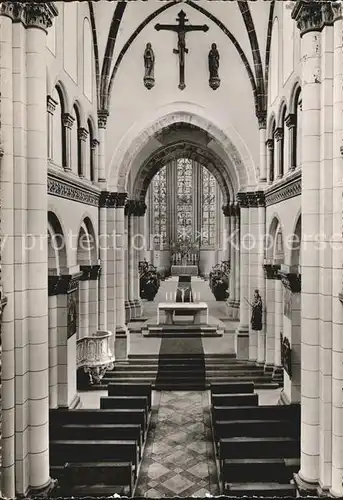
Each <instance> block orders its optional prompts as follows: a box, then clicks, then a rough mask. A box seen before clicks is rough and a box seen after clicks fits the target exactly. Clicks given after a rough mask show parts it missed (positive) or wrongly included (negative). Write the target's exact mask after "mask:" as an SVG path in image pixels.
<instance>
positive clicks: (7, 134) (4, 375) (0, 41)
mask: <svg viewBox="0 0 343 500" xmlns="http://www.w3.org/2000/svg"><path fill="white" fill-rule="evenodd" d="M9 5H10V4H9V3H3V4H2V5H1V8H2V10H1V13H2V14H5V15H0V54H1V56H0V81H1V99H0V112H1V135H2V141H3V142H2V146H3V150H2V155H1V156H2V157H1V158H0V161H1V169H0V176H1V177H0V179H1V182H0V190H1V234H2V235H4V234H5V235H6V236H7V239H6V245H3V246H2V249H1V274H2V280H3V293H4V295H5V296H6V297H7V300H8V304H7V307H6V308H5V309H4V311H3V316H2V326H1V330H2V331H1V348H2V352H1V399H2V401H1V406H2V408H1V410H2V415H1V417H2V422H1V432H2V436H1V438H2V439H1V446H2V449H1V456H2V464H1V465H2V470H1V493H2V496H4V497H5V498H6V497H7V498H14V497H15V494H16V491H15V410H14V408H15V399H14V397H15V380H14V373H15V372H14V370H15V350H14V349H15V343H14V262H13V255H14V206H13V195H14V194H13V182H14V179H13V177H14V168H13V86H12V72H13V60H12V20H11V17H10V15H11V12H10V11H8V12H7V14H8V16H7V15H6V7H7V8H8V7H9Z"/></svg>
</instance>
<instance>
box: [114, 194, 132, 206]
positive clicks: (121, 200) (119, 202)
mask: <svg viewBox="0 0 343 500" xmlns="http://www.w3.org/2000/svg"><path fill="white" fill-rule="evenodd" d="M113 194H115V196H116V208H124V207H125V204H126V202H127V198H128V194H127V193H113Z"/></svg>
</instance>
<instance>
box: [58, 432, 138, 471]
mask: <svg viewBox="0 0 343 500" xmlns="http://www.w3.org/2000/svg"><path fill="white" fill-rule="evenodd" d="M66 460H67V461H68V462H71V463H87V462H131V463H132V466H133V468H134V474H135V476H134V477H135V479H136V477H137V466H138V461H139V456H138V443H137V441H136V440H133V439H132V440H126V441H123V440H118V439H116V440H106V441H94V440H88V441H81V440H62V439H60V440H53V441H50V463H51V465H52V466H55V465H57V466H58V465H64V464H65V463H66Z"/></svg>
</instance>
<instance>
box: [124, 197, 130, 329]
mask: <svg viewBox="0 0 343 500" xmlns="http://www.w3.org/2000/svg"><path fill="white" fill-rule="evenodd" d="M129 201H130V200H128V202H129ZM124 248H126V252H124V307H125V323H126V324H127V323H128V322H129V321H130V319H131V303H130V294H131V284H130V279H131V269H129V266H130V259H131V256H130V254H131V248H130V246H129V215H128V212H127V205H125V208H124Z"/></svg>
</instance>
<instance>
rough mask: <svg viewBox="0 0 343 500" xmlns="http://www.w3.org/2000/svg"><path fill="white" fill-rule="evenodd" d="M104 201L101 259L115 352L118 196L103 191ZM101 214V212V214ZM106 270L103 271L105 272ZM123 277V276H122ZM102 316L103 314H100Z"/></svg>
mask: <svg viewBox="0 0 343 500" xmlns="http://www.w3.org/2000/svg"><path fill="white" fill-rule="evenodd" d="M102 198H103V200H102V203H103V204H105V207H106V214H104V215H103V218H104V217H106V221H107V224H106V241H105V243H104V245H105V246H106V260H105V261H104V262H103V261H102V260H101V266H104V263H105V262H106V265H105V266H104V267H105V269H106V295H107V305H106V308H107V330H108V331H110V332H112V333H113V339H112V342H113V346H112V347H113V352H114V344H115V340H114V339H115V331H116V322H117V320H116V318H117V305H116V289H117V280H118V279H119V278H118V277H117V271H116V215H115V204H116V197H115V194H114V193H109V192H103V193H102ZM100 215H101V214H100ZM105 269H104V272H103V273H102V275H103V274H105ZM121 279H123V277H122V278H121ZM101 291H102V282H101V281H100V292H101ZM100 317H101V315H100Z"/></svg>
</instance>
